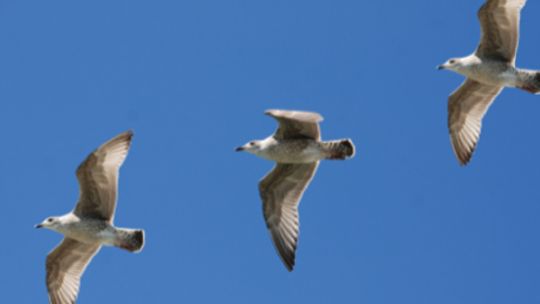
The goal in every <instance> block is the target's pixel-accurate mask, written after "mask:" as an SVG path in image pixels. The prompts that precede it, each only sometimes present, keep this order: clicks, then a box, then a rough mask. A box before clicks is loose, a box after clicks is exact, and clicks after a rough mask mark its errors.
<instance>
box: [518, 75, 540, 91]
mask: <svg viewBox="0 0 540 304" xmlns="http://www.w3.org/2000/svg"><path fill="white" fill-rule="evenodd" d="M520 72H521V73H520V74H521V75H523V76H522V77H521V78H522V79H523V80H522V81H521V84H520V86H519V88H520V89H522V90H524V91H527V92H529V93H532V94H540V71H520Z"/></svg>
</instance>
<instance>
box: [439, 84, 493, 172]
mask: <svg viewBox="0 0 540 304" xmlns="http://www.w3.org/2000/svg"><path fill="white" fill-rule="evenodd" d="M501 90H502V87H497V86H489V85H485V84H481V83H479V82H476V81H474V80H471V79H467V80H465V82H464V83H463V84H462V85H461V86H460V87H459V88H458V89H457V90H456V91H455V92H454V93H452V95H450V97H449V98H448V129H449V130H450V139H451V141H452V148H453V149H454V153H455V154H456V157H457V159H458V160H459V163H460V164H461V165H466V164H467V163H468V162H469V160H470V159H471V156H472V154H473V152H474V150H475V148H476V145H477V143H478V139H479V138H480V132H481V129H482V118H483V117H484V115H485V114H486V112H487V110H488V109H489V106H490V105H491V103H492V102H493V100H494V99H495V97H497V95H499V93H500V92H501Z"/></svg>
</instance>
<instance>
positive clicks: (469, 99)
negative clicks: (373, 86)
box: [438, 0, 540, 165]
mask: <svg viewBox="0 0 540 304" xmlns="http://www.w3.org/2000/svg"><path fill="white" fill-rule="evenodd" d="M525 2H526V0H487V1H486V2H485V3H484V5H482V7H481V8H480V10H479V11H478V18H479V19H480V25H481V27H482V37H481V39H480V44H479V45H478V48H477V49H476V51H475V52H474V53H473V54H472V55H469V56H467V57H463V58H452V59H450V60H448V61H447V62H445V63H444V64H442V65H440V66H438V69H439V70H442V69H447V70H451V71H454V72H456V73H459V74H462V75H464V76H466V77H467V79H466V80H465V82H463V84H462V85H461V86H460V87H459V88H458V89H457V90H456V91H455V92H453V93H452V94H451V95H450V97H449V99H448V128H449V129H450V138H451V142H452V148H453V150H454V153H455V155H456V157H457V159H458V161H459V163H460V164H461V165H466V164H467V163H468V162H469V161H470V159H471V156H472V154H473V152H474V150H475V148H476V144H477V143H478V139H479V137H480V130H481V127H482V118H483V117H484V115H485V114H486V112H487V110H488V108H489V106H490V105H491V103H492V102H493V100H494V99H495V97H497V95H499V93H500V92H501V90H502V89H503V88H504V87H515V88H519V89H522V90H525V91H527V92H530V93H533V94H538V93H540V72H539V71H532V70H524V69H518V68H516V66H515V62H516V51H517V46H518V41H519V19H520V13H521V9H522V8H523V6H524V5H525Z"/></svg>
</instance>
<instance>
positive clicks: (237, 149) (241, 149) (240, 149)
mask: <svg viewBox="0 0 540 304" xmlns="http://www.w3.org/2000/svg"><path fill="white" fill-rule="evenodd" d="M244 150H245V148H244V147H238V148H236V149H234V151H236V152H240V151H244Z"/></svg>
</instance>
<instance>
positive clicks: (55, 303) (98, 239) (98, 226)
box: [36, 131, 144, 304]
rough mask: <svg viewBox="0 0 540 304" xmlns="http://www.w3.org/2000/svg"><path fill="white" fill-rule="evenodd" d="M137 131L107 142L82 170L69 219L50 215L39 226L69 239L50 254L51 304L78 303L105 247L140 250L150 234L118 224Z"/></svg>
mask: <svg viewBox="0 0 540 304" xmlns="http://www.w3.org/2000/svg"><path fill="white" fill-rule="evenodd" d="M132 137H133V133H132V132H131V131H127V132H124V133H122V134H120V135H118V136H116V137H115V138H113V139H111V140H110V141H108V142H106V143H105V144H103V145H102V146H101V147H99V148H98V149H97V150H95V151H94V152H93V153H92V154H90V155H89V156H88V157H87V158H86V160H85V161H84V162H83V163H82V164H81V165H80V166H79V168H78V169H77V178H78V180H79V188H80V195H79V202H78V203H77V205H76V206H75V209H74V210H73V211H72V212H70V213H68V214H65V215H62V216H58V217H49V218H47V219H45V220H44V221H43V222H42V223H41V224H39V225H36V228H47V229H50V230H53V231H56V232H59V233H61V234H63V235H64V240H63V241H62V243H61V244H60V245H58V247H56V248H55V249H54V250H53V251H51V252H50V253H49V255H48V256H47V262H46V269H47V278H46V282H47V290H48V292H49V302H50V303H51V304H71V303H75V300H76V299H77V295H78V293H79V286H80V281H81V276H82V274H83V272H84V270H85V269H86V267H87V266H88V264H89V263H90V261H91V260H92V258H93V257H94V255H96V253H97V252H98V251H99V249H100V248H101V246H102V245H108V246H116V247H119V248H122V249H125V250H128V251H131V252H139V251H141V250H142V248H143V245H144V231H143V230H135V229H125V228H117V227H115V226H114V224H113V220H114V212H115V209H116V197H117V193H118V171H119V169H120V166H121V165H122V163H123V162H124V160H125V158H126V156H127V153H128V150H129V146H130V144H131V138H132Z"/></svg>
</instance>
